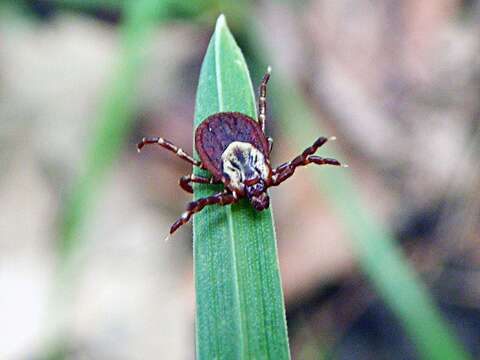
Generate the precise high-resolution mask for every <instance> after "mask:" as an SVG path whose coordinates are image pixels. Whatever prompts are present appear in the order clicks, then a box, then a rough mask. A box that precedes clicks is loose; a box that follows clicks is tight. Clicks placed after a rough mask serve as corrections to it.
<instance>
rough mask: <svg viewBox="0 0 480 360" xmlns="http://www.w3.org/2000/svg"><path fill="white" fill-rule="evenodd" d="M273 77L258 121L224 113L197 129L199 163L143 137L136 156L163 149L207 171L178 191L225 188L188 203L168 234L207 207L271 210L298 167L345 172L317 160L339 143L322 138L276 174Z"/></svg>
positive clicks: (331, 161) (264, 84) (187, 180)
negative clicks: (270, 124) (277, 191)
mask: <svg viewBox="0 0 480 360" xmlns="http://www.w3.org/2000/svg"><path fill="white" fill-rule="evenodd" d="M270 72H271V68H270V67H269V68H268V70H267V73H266V74H265V76H264V77H263V80H262V83H261V85H260V97H259V101H258V113H259V115H258V121H256V120H254V119H252V118H251V117H249V116H247V115H245V114H242V113H239V112H220V113H216V114H213V115H211V116H209V117H207V118H206V119H205V120H204V121H203V122H202V123H201V124H200V125H199V126H198V128H197V130H196V131H195V148H196V149H197V153H198V155H199V157H200V161H198V160H195V159H194V158H193V157H192V156H190V155H188V154H187V153H185V152H184V151H183V150H182V149H180V148H178V147H176V146H175V145H174V144H173V143H171V142H170V141H168V140H165V139H164V138H161V137H157V136H154V137H144V138H143V139H142V141H141V142H140V143H139V144H138V145H137V149H138V151H140V150H141V149H142V148H143V147H144V146H145V145H147V144H156V145H159V146H161V147H163V148H165V149H167V150H169V151H171V152H173V153H176V154H177V156H178V157H179V158H181V159H182V160H185V161H187V162H189V163H190V164H192V165H193V166H198V167H199V168H201V169H205V170H208V171H209V172H210V173H211V175H212V176H211V177H201V176H197V175H194V174H190V175H186V176H182V177H181V178H180V182H179V183H180V187H181V188H182V189H184V190H185V191H187V192H189V193H193V188H192V183H199V184H223V185H224V186H225V189H224V190H223V191H222V192H219V193H217V194H214V195H212V196H208V197H205V198H202V199H198V200H196V201H192V202H190V203H188V205H187V209H186V211H185V212H184V213H183V214H182V215H181V216H180V218H178V220H177V221H175V222H174V223H173V225H172V226H171V228H170V234H173V233H174V232H175V231H176V230H177V229H178V228H179V227H180V226H182V225H184V224H186V223H187V222H188V221H189V220H190V218H191V217H192V215H193V214H195V213H198V212H199V211H201V210H202V209H203V208H204V207H205V206H207V205H214V204H219V205H230V204H233V203H236V202H237V201H238V200H239V199H241V198H244V197H246V198H247V199H248V201H250V203H251V204H252V206H253V208H254V209H255V210H257V211H262V210H264V209H266V208H268V207H269V205H270V199H269V197H268V193H267V189H268V188H269V187H272V186H278V185H280V184H281V183H283V182H284V181H285V180H287V179H288V178H289V177H290V176H292V175H293V173H294V172H295V169H296V168H297V167H299V166H305V165H308V164H312V163H313V164H317V165H335V166H342V165H341V164H340V162H339V161H338V160H335V159H331V158H322V157H320V156H316V155H314V153H315V152H316V151H317V149H318V148H319V147H321V146H322V145H324V144H325V143H326V142H327V141H328V140H335V137H331V138H330V139H328V138H326V137H319V138H318V139H317V140H316V141H315V142H314V143H313V145H312V146H309V147H308V148H306V149H305V150H304V151H303V152H302V153H301V154H300V155H298V156H297V157H295V158H294V159H293V160H291V161H288V162H286V163H283V164H281V165H280V166H278V167H276V168H272V165H271V163H270V153H271V151H272V144H273V140H272V138H270V137H267V135H266V134H265V119H266V110H267V98H266V96H267V83H268V80H269V79H270ZM343 166H345V167H346V166H347V165H343Z"/></svg>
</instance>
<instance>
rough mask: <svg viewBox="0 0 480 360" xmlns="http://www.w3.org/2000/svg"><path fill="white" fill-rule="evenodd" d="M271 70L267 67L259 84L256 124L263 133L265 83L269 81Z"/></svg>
mask: <svg viewBox="0 0 480 360" xmlns="http://www.w3.org/2000/svg"><path fill="white" fill-rule="evenodd" d="M271 72H272V68H271V67H270V66H269V67H268V68H267V72H266V73H265V75H264V76H263V80H262V83H261V84H260V95H259V98H258V122H259V123H260V126H261V127H262V130H263V132H264V133H265V119H266V115H267V83H268V80H269V79H270V74H271Z"/></svg>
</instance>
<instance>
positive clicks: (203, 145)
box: [195, 112, 268, 179]
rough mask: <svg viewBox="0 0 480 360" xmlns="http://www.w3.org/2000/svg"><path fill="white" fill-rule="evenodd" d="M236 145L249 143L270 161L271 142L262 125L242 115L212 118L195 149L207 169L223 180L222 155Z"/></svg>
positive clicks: (198, 133) (197, 134) (224, 114)
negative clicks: (269, 147)
mask: <svg viewBox="0 0 480 360" xmlns="http://www.w3.org/2000/svg"><path fill="white" fill-rule="evenodd" d="M233 142H242V143H249V144H251V145H252V146H253V147H254V148H256V149H258V150H259V151H261V152H262V154H263V155H264V156H265V157H267V154H268V142H267V140H266V138H265V135H264V134H263V132H262V129H261V127H260V125H259V124H258V123H257V122H256V121H255V120H253V119H252V118H251V117H249V116H247V115H245V114H241V113H238V112H222V113H217V114H214V115H211V116H209V117H208V118H207V119H205V120H204V121H203V122H202V123H201V124H200V126H199V127H198V128H197V130H196V132H195V146H196V149H197V152H198V155H199V156H200V159H201V161H202V163H203V165H204V167H205V168H206V169H207V170H208V171H210V172H211V173H212V174H213V175H214V177H215V178H217V179H220V178H221V177H222V170H223V161H222V155H223V154H224V152H225V150H226V149H227V147H228V146H229V145H230V144H231V143H233Z"/></svg>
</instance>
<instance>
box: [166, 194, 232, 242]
mask: <svg viewBox="0 0 480 360" xmlns="http://www.w3.org/2000/svg"><path fill="white" fill-rule="evenodd" d="M236 201H237V199H236V198H235V196H233V194H232V193H229V192H228V193H227V192H221V193H217V194H215V195H212V196H208V197H205V198H202V199H198V200H196V201H192V202H190V203H188V205H187V210H186V211H185V212H184V213H183V214H182V216H180V217H179V218H178V220H177V221H175V222H174V223H173V225H172V227H171V228H170V235H171V234H173V233H174V232H175V231H176V230H177V229H178V228H179V227H180V226H182V225H184V224H186V223H187V222H188V221H189V220H190V218H191V217H192V215H193V214H195V213H198V212H199V211H201V210H202V209H203V208H204V207H205V206H207V205H214V204H220V205H230V204H233V203H234V202H236Z"/></svg>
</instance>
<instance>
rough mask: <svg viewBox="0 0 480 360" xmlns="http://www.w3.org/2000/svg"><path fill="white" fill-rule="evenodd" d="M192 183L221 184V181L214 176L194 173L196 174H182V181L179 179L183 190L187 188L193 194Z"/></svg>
mask: <svg viewBox="0 0 480 360" xmlns="http://www.w3.org/2000/svg"><path fill="white" fill-rule="evenodd" d="M192 183H197V184H220V183H221V181H217V180H215V179H214V178H213V177H212V178H205V177H202V176H198V175H194V174H190V175H185V176H182V177H181V178H180V181H179V184H180V187H181V188H182V189H183V190H185V191H186V192H189V193H191V194H193V187H192Z"/></svg>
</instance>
